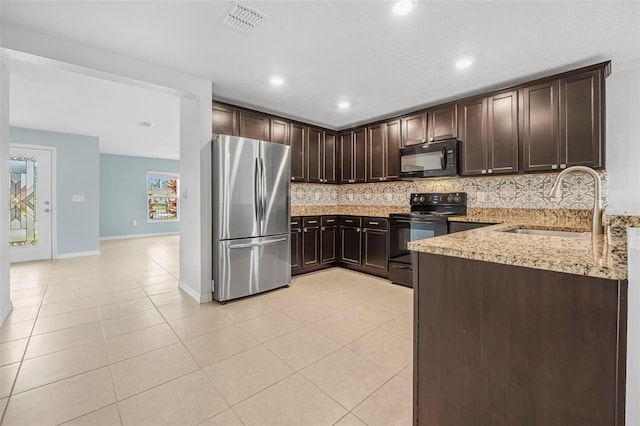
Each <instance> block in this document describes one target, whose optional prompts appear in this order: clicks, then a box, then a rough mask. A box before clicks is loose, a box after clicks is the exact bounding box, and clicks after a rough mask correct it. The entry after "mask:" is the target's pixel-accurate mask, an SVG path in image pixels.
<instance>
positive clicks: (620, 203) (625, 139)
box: [606, 59, 640, 426]
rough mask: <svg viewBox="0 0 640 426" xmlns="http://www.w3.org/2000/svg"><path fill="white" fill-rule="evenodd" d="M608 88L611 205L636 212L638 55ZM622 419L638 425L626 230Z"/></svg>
mask: <svg viewBox="0 0 640 426" xmlns="http://www.w3.org/2000/svg"><path fill="white" fill-rule="evenodd" d="M612 65H613V66H612V73H611V76H609V78H607V80H606V85H607V86H606V90H607V112H606V114H607V172H608V174H609V207H608V208H607V211H609V212H612V213H615V212H618V213H627V212H628V213H632V214H640V167H639V166H638V160H640V59H636V60H633V61H628V62H625V63H620V64H616V63H614V64H612ZM627 243H628V248H629V257H628V265H629V298H628V303H629V305H628V306H629V311H628V312H629V313H628V323H627V400H626V421H627V425H629V426H638V425H640V288H639V286H640V229H634V228H630V229H628V238H627Z"/></svg>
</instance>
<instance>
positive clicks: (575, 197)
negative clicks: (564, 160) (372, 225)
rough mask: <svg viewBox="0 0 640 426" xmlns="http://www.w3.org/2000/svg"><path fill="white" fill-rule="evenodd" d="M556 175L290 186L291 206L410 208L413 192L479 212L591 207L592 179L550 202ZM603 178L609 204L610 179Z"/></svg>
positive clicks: (576, 181) (569, 181) (574, 181)
mask: <svg viewBox="0 0 640 426" xmlns="http://www.w3.org/2000/svg"><path fill="white" fill-rule="evenodd" d="M556 176H557V174H555V173H554V174H527V175H513V176H491V177H476V178H462V177H455V178H432V179H419V180H415V181H412V182H410V181H401V182H387V183H364V184H350V185H321V184H311V183H292V184H291V205H294V206H300V205H370V206H407V205H409V194H411V193H412V192H466V193H467V194H468V202H467V203H468V206H469V207H476V208H511V209H513V208H515V209H559V208H562V209H578V210H586V209H591V208H592V207H593V178H592V177H591V176H589V175H586V174H579V175H569V176H567V177H566V179H565V180H564V182H563V185H562V195H561V197H559V199H553V198H551V197H549V195H548V194H549V190H550V189H551V186H552V185H553V182H554V181H555V179H556ZM600 177H601V178H602V192H601V196H602V201H603V204H606V195H607V175H606V173H605V172H600Z"/></svg>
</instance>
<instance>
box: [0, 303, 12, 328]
mask: <svg viewBox="0 0 640 426" xmlns="http://www.w3.org/2000/svg"><path fill="white" fill-rule="evenodd" d="M11 311H13V303H12V302H11V301H9V303H8V304H7V306H5V307H4V309H3V310H2V312H0V326H2V324H4V320H6V319H7V317H8V316H9V314H10V313H11Z"/></svg>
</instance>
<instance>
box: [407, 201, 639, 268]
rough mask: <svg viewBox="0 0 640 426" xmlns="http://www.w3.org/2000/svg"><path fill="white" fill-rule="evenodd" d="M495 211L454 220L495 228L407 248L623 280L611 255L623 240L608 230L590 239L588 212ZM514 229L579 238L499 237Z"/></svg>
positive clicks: (621, 261)
mask: <svg viewBox="0 0 640 426" xmlns="http://www.w3.org/2000/svg"><path fill="white" fill-rule="evenodd" d="M498 210H499V209H496V211H489V210H484V211H482V209H478V211H476V212H473V211H470V212H469V215H468V216H465V217H459V218H455V219H454V220H458V221H460V220H462V221H471V222H488V223H499V224H497V225H492V226H487V227H484V228H479V229H473V230H469V231H463V232H458V233H455V234H449V235H443V236H440V237H436V238H430V239H426V240H420V241H413V242H410V243H409V248H410V249H411V250H414V251H418V252H423V253H432V254H440V255H445V256H454V257H461V258H465V259H473V260H482V261H486V262H494V263H502V264H506V265H514V266H522V267H527V268H534V269H543V270H548V271H556V272H564V273H568V274H576V275H586V276H591V277H598V278H606V279H612V280H623V279H626V278H627V259H626V255H624V256H622V255H620V253H619V252H620V251H619V250H618V251H616V250H612V247H614V246H615V245H616V244H621V241H622V239H621V238H616V233H615V232H614V233H611V228H607V231H608V232H607V233H606V234H605V235H593V234H591V232H590V225H591V221H590V216H591V212H590V211H587V212H584V211H571V210H546V211H537V212H536V211H529V212H526V211H523V210H520V211H517V212H512V211H509V210H508V209H504V210H501V211H498ZM533 212H536V213H533ZM585 219H586V220H585ZM605 223H606V220H605ZM518 227H532V228H537V229H550V230H563V231H578V232H582V233H583V234H582V235H581V236H571V237H558V236H541V235H525V234H515V233H510V232H501V231H504V230H509V229H513V228H518ZM612 235H613V237H612ZM625 238H626V235H625ZM625 244H626V243H625ZM625 248H626V246H625Z"/></svg>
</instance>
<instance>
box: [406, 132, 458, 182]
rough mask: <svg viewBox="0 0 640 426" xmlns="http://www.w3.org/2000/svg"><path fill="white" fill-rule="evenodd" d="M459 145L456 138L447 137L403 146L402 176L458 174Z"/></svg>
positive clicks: (417, 176) (418, 176)
mask: <svg viewBox="0 0 640 426" xmlns="http://www.w3.org/2000/svg"><path fill="white" fill-rule="evenodd" d="M458 147H459V142H458V141H457V140H456V139H447V140H443V141H438V142H429V143H426V144H419V145H412V146H408V147H406V148H402V149H401V150H400V177H401V178H420V177H436V176H457V175H458V158H459V155H458Z"/></svg>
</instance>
